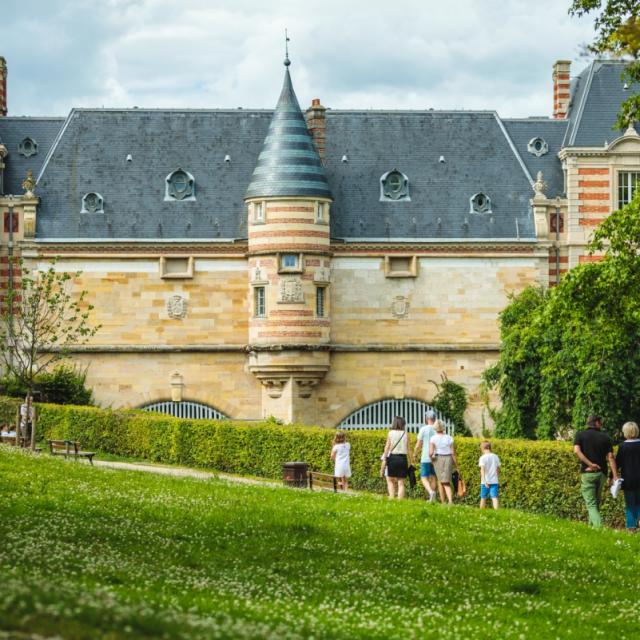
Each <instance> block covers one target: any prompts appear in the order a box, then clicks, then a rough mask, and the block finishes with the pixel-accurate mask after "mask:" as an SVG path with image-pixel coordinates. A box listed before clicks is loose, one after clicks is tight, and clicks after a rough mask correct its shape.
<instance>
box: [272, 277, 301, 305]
mask: <svg viewBox="0 0 640 640" xmlns="http://www.w3.org/2000/svg"><path fill="white" fill-rule="evenodd" d="M278 302H283V303H289V304H292V303H301V302H304V293H303V292H302V281H301V280H300V279H299V278H296V279H295V280H293V279H292V280H281V281H280V299H279V300H278Z"/></svg>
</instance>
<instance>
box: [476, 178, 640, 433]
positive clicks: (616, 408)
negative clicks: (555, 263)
mask: <svg viewBox="0 0 640 640" xmlns="http://www.w3.org/2000/svg"><path fill="white" fill-rule="evenodd" d="M590 251H591V252H592V253H594V252H604V256H603V259H602V261H600V262H593V263H587V264H582V265H579V266H577V267H575V268H574V269H572V270H571V271H569V273H567V274H566V275H565V276H564V277H563V279H562V280H561V281H560V283H559V285H558V286H557V287H555V288H553V289H551V290H548V291H544V290H542V289H539V288H534V287H530V288H528V289H525V290H524V291H523V292H522V293H520V294H519V295H517V296H514V298H513V299H512V302H511V303H510V304H509V306H507V307H506V308H505V309H504V311H503V312H502V314H501V316H500V329H501V340H502V351H501V354H500V359H499V361H498V362H497V363H496V365H494V366H493V367H491V368H489V369H488V370H487V371H486V372H485V374H484V378H485V382H486V383H487V385H488V386H489V387H490V388H496V389H497V390H498V392H499V395H500V399H501V402H502V406H501V408H499V409H497V410H493V416H494V419H495V422H496V435H498V436H501V437H528V438H532V437H537V438H554V437H558V436H563V435H566V434H567V432H569V431H570V430H572V429H576V428H579V427H581V426H582V425H584V423H585V420H586V418H587V416H588V415H589V414H591V413H596V414H600V415H602V416H603V417H604V422H605V428H607V429H608V430H609V431H610V432H611V433H612V434H614V435H615V434H616V433H617V430H618V429H619V428H620V426H621V425H622V423H623V422H625V421H626V420H636V421H638V420H639V419H640V350H639V349H638V345H639V344H640V253H639V252H640V191H638V192H636V195H635V197H634V199H633V200H632V202H631V203H630V204H628V205H627V206H625V207H623V208H622V209H620V210H619V211H616V212H614V213H613V214H611V216H610V217H609V218H608V219H607V220H605V221H604V222H603V223H602V224H601V225H600V227H599V228H598V229H597V231H596V232H595V234H594V237H593V240H592V242H591V244H590Z"/></svg>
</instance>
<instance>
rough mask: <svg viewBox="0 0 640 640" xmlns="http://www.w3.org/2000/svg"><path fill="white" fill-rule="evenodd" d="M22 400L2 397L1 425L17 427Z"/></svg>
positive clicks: (0, 404) (0, 403)
mask: <svg viewBox="0 0 640 640" xmlns="http://www.w3.org/2000/svg"><path fill="white" fill-rule="evenodd" d="M19 407H20V400H18V399H16V398H6V397H4V396H0V425H9V426H10V427H12V428H13V427H15V424H16V418H17V415H18V409H19Z"/></svg>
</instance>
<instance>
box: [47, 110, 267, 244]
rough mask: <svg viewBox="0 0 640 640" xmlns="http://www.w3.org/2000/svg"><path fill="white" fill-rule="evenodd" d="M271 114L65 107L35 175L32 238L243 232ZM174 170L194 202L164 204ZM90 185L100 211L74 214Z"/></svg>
mask: <svg viewBox="0 0 640 640" xmlns="http://www.w3.org/2000/svg"><path fill="white" fill-rule="evenodd" d="M272 113H273V112H272V111H244V110H241V109H238V110H220V111H206V110H202V111H170V110H144V109H130V110H74V111H72V112H71V114H70V116H69V118H68V120H67V122H66V124H65V127H64V131H63V135H62V136H61V138H60V140H59V141H58V144H57V145H56V147H55V149H54V150H53V153H52V155H51V157H50V158H49V160H48V162H47V164H46V166H45V167H44V171H43V173H42V176H41V177H40V178H39V180H38V187H37V191H36V193H37V194H38V195H39V196H40V197H41V205H40V207H39V210H38V217H37V229H36V233H37V237H38V239H41V240H54V239H66V238H70V239H74V238H75V239H104V240H113V239H120V240H124V239H146V240H154V239H155V240H169V239H184V240H204V239H210V240H216V239H229V238H239V237H246V235H247V231H246V215H245V205H244V193H245V190H246V188H247V185H248V184H249V181H250V179H251V173H252V172H253V169H254V167H255V165H256V161H257V158H258V154H259V153H260V149H261V148H262V143H263V140H264V137H265V134H266V132H267V127H268V126H269V121H270V120H271V116H272ZM129 154H130V155H131V158H132V159H131V161H130V162H128V161H127V156H128V155H129ZM227 155H228V156H229V162H225V156H227ZM178 168H182V169H184V170H185V171H188V172H189V173H191V174H192V175H193V176H194V178H195V197H196V200H195V201H171V202H165V200H164V197H165V180H166V178H167V176H168V175H169V174H171V173H172V172H173V171H174V170H176V169H178ZM89 192H96V193H99V194H100V195H101V196H102V197H103V199H104V214H98V213H94V214H88V213H80V211H81V204H82V198H83V196H84V195H85V194H86V193H89Z"/></svg>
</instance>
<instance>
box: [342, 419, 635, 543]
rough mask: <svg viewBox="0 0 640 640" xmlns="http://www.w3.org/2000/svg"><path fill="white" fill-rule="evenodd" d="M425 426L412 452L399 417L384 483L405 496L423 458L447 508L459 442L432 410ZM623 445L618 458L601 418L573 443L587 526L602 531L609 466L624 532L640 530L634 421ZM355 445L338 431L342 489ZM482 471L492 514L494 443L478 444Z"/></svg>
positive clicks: (496, 468)
mask: <svg viewBox="0 0 640 640" xmlns="http://www.w3.org/2000/svg"><path fill="white" fill-rule="evenodd" d="M424 418H425V424H424V426H423V427H421V429H420V431H419V433H418V438H417V441H416V445H415V448H414V449H413V451H412V450H411V447H410V445H409V436H408V434H407V431H406V423H405V420H404V419H403V418H401V417H400V416H396V417H395V418H394V420H393V423H392V425H391V429H390V430H389V433H388V435H387V440H386V443H385V447H384V453H383V454H382V457H381V461H382V464H381V468H380V474H381V475H382V476H383V477H385V478H386V481H387V488H388V491H389V497H390V498H396V497H397V498H399V499H403V498H404V497H405V496H406V487H405V484H406V480H407V478H409V477H410V476H411V474H412V473H413V472H414V471H413V470H414V460H416V459H417V458H418V456H420V479H421V481H422V484H423V485H424V488H425V491H426V496H427V499H428V500H429V502H435V500H436V487H437V489H438V493H439V496H440V501H441V502H443V503H445V502H446V503H448V504H453V497H454V490H453V488H452V485H453V484H454V482H453V481H454V479H455V478H454V475H455V474H456V472H457V469H458V459H457V457H456V449H455V443H454V439H453V437H452V436H450V435H448V434H447V433H445V428H444V424H443V423H442V421H440V420H437V419H436V414H435V413H434V412H433V411H427V412H426V413H425V417H424ZM622 433H623V435H624V438H625V440H624V442H622V443H621V444H620V446H619V447H618V451H617V453H616V455H615V456H614V453H613V442H612V440H611V438H610V437H609V436H608V435H607V434H606V433H604V432H603V431H602V418H601V417H600V416H595V415H594V416H589V419H588V420H587V428H586V429H584V430H582V431H579V432H578V433H577V434H576V436H575V439H574V446H573V449H574V453H575V455H576V456H577V458H578V460H579V461H580V483H581V493H582V497H583V498H584V501H585V504H586V506H587V512H588V514H589V523H590V524H591V525H592V526H593V527H596V528H600V527H602V519H601V517H600V501H601V496H602V492H603V489H604V486H605V484H606V482H607V467H610V468H611V474H612V487H611V489H612V493H613V495H614V496H615V495H617V491H618V490H619V489H620V488H622V490H623V492H624V500H625V516H626V528H627V529H628V530H629V531H636V530H637V528H638V521H639V520H640V438H639V435H640V430H639V429H638V425H637V424H636V423H635V422H627V423H625V424H624V426H623V427H622ZM350 453H351V445H350V444H349V442H347V441H346V435H345V433H344V432H343V431H339V432H338V433H337V434H336V436H335V438H334V442H333V447H332V449H331V459H332V460H334V461H335V469H334V475H335V476H336V477H337V478H338V479H339V483H340V486H341V488H342V489H345V490H346V489H347V488H348V482H349V478H350V477H351V464H350ZM480 453H481V455H480V458H479V460H478V467H479V473H480V508H481V509H483V508H485V507H486V505H487V499H488V498H491V502H492V505H493V508H494V509H497V508H498V504H499V498H498V495H499V485H500V467H501V463H500V458H499V457H498V456H497V455H496V454H495V453H493V452H492V450H491V443H490V442H488V441H484V442H482V443H481V445H480Z"/></svg>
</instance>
